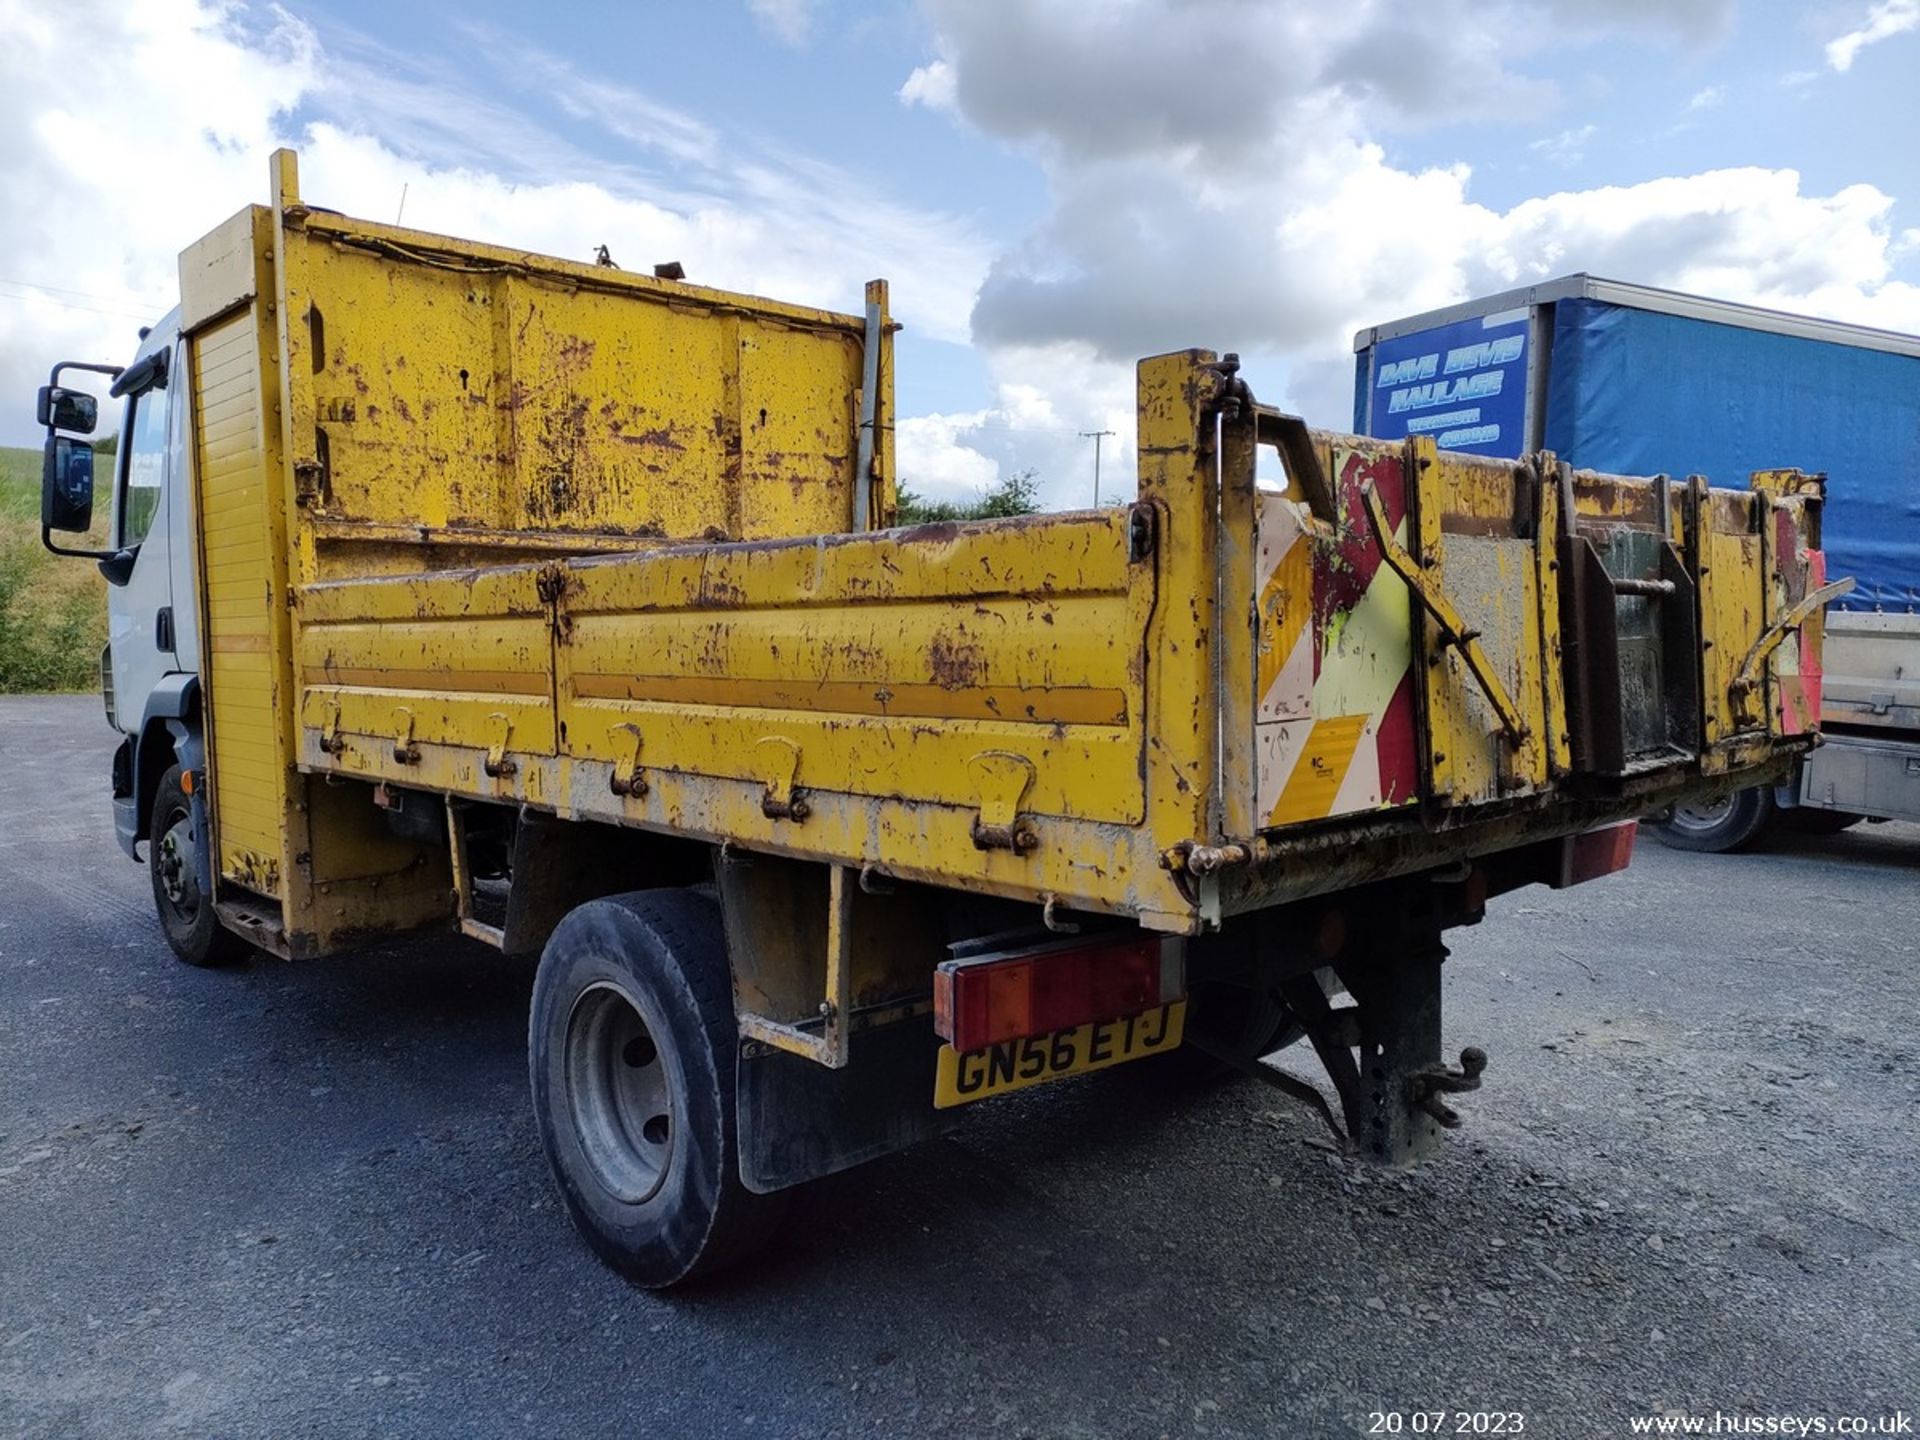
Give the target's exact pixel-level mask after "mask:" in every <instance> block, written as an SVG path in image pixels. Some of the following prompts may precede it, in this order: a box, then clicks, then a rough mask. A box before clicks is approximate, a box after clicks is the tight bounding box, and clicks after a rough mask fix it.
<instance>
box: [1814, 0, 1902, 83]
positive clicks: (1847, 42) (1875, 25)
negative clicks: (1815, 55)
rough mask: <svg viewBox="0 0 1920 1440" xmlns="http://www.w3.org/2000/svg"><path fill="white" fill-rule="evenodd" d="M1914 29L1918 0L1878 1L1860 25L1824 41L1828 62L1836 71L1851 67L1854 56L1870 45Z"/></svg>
mask: <svg viewBox="0 0 1920 1440" xmlns="http://www.w3.org/2000/svg"><path fill="white" fill-rule="evenodd" d="M1916 28H1920V0H1877V3H1876V4H1875V5H1874V6H1873V8H1872V9H1870V10H1868V11H1867V14H1866V18H1865V19H1864V20H1862V21H1861V22H1860V24H1858V25H1857V26H1855V27H1854V28H1853V29H1851V30H1849V31H1847V32H1846V33H1845V34H1844V35H1839V36H1836V37H1835V38H1834V39H1832V40H1829V41H1828V42H1827V64H1829V65H1831V66H1832V67H1833V68H1834V69H1835V70H1841V71H1845V70H1851V69H1852V68H1853V62H1854V59H1855V57H1856V56H1858V55H1859V53H1860V52H1861V51H1862V50H1864V49H1866V48H1867V47H1868V46H1869V45H1878V44H1879V43H1880V42H1881V41H1882V40H1890V39H1892V38H1893V37H1894V36H1895V35H1904V34H1906V33H1907V32H1908V31H1909V30H1913V29H1916Z"/></svg>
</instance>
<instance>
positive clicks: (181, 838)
mask: <svg viewBox="0 0 1920 1440" xmlns="http://www.w3.org/2000/svg"><path fill="white" fill-rule="evenodd" d="M198 838H199V837H198V836H197V835H196V834H195V833H194V828H193V802H192V801H191V800H189V799H188V798H187V792H186V791H185V790H183V789H181V788H180V767H179V766H178V765H175V766H173V767H171V768H170V769H169V770H168V771H167V773H166V774H164V775H162V776H161V777H160V786H159V788H158V789H157V790H156V791H155V792H154V796H153V814H152V816H151V817H150V818H149V821H148V830H147V875H148V877H149V878H150V879H151V880H152V881H153V908H154V910H155V911H156V912H157V913H158V914H159V916H160V928H161V929H162V930H163V931H165V932H166V936H167V944H168V945H170V946H171V947H172V948H173V953H174V954H176V955H178V956H179V957H180V958H181V959H182V960H184V961H186V962H187V964H189V965H233V964H237V963H238V962H239V961H241V960H244V959H246V958H247V956H248V955H249V954H250V953H251V952H252V949H253V947H252V946H250V945H249V944H247V942H246V941H245V940H242V939H241V938H240V937H239V936H238V935H236V934H234V933H233V932H232V931H231V930H229V929H227V928H226V927H225V926H224V925H222V924H221V923H220V917H219V916H218V915H216V914H215V913H214V910H213V898H212V897H211V896H209V895H203V894H202V893H201V892H200V863H199V860H198V858H197V855H196V846H197V843H198Z"/></svg>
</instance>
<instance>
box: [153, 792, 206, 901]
mask: <svg viewBox="0 0 1920 1440" xmlns="http://www.w3.org/2000/svg"><path fill="white" fill-rule="evenodd" d="M156 859H157V862H158V863H157V867H156V868H157V869H158V871H159V874H160V893H161V894H162V895H164V896H166V897H167V903H168V904H169V905H171V906H172V907H173V908H174V910H175V911H176V912H178V913H179V914H180V915H181V916H182V917H184V918H186V919H189V920H191V919H192V918H193V916H194V915H195V914H196V913H197V912H198V910H199V909H200V885H199V879H198V877H197V876H196V875H195V874H194V867H193V817H192V816H190V815H184V814H181V815H177V816H176V818H174V820H173V823H172V824H171V825H169V826H168V827H167V831H166V833H165V834H164V835H162V836H161V837H160V839H159V842H158V854H157V856H156Z"/></svg>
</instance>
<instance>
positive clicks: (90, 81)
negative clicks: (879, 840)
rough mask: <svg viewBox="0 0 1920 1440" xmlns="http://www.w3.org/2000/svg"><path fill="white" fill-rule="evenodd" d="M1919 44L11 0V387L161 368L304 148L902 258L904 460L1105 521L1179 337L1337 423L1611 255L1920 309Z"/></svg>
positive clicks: (1873, 39) (832, 289)
mask: <svg viewBox="0 0 1920 1440" xmlns="http://www.w3.org/2000/svg"><path fill="white" fill-rule="evenodd" d="M1917 58H1920V0H1832V3H1825V4H1818V5H1811V6H1795V5H1785V4H1762V3H1742V0H1672V3H1663V0H1426V3H1423V4H1421V5H1419V6H1409V5H1404V4H1401V5H1390V4H1385V3H1381V0H1347V3H1344V4H1342V5H1340V6H1337V7H1335V6H1327V5H1323V4H1312V5H1305V4H1302V5H1296V4H1289V3H1254V0H1098V3H1097V0H868V3H858V0H738V3H736V0H711V3H697V4H695V3H688V4H669V3H653V4H629V5H614V4H583V5H571V6H553V7H549V8H547V9H545V10H542V11H540V12H537V14H536V12H533V11H531V10H530V9H529V7H526V6H524V5H509V4H504V3H494V0H465V3H462V4H460V5H457V6H455V5H448V4H437V3H419V4H408V5H396V4H391V3H388V4H368V3H363V0H326V3H313V0H286V3H285V5H284V8H280V9H275V8H272V7H268V6H264V5H246V4H241V3H230V4H217V3H213V0H149V3H146V4H143V5H141V6H138V7H131V6H123V5H117V4H109V3H105V0H98V3H93V4H78V5H73V6H69V7H65V8H63V9H62V10H61V11H60V13H59V15H58V17H57V18H56V17H54V16H53V15H52V14H51V12H48V11H47V10H46V9H45V7H32V6H29V5H27V4H25V3H22V0H0V126H4V127H5V128H6V130H7V131H8V133H10V134H13V135H16V136H24V137H28V141H27V143H24V144H18V145H11V146H9V147H7V148H6V152H5V153H4V155H0V379H4V380H5V381H6V383H8V385H9V386H10V388H11V390H12V391H13V393H16V394H18V395H21V396H22V397H24V396H25V394H26V392H27V390H28V389H30V388H31V385H32V383H33V380H32V376H33V374H34V373H35V372H43V371H44V368H45V365H46V364H47V363H48V362H49V361H50V360H51V359H52V358H56V357H57V356H61V355H79V354H83V353H84V354H89V355H99V356H101V357H102V358H107V357H111V356H113V355H115V354H118V353H123V352H124V350H125V349H126V347H127V345H128V343H129V341H130V338H131V337H130V330H131V326H132V324H133V323H134V320H135V317H137V316H139V315H142V314H150V313H157V312H158V310H160V309H164V308H165V304H166V303H167V299H168V291H169V290H170V289H171V276H172V263H173V257H174V255H175V253H176V252H177V251H178V249H179V248H180V246H181V245H183V244H185V243H187V242H188V241H190V240H191V239H193V238H194V237H195V236H196V235H197V234H199V233H200V232H201V231H204V230H205V229H207V228H209V227H210V226H211V225H213V224H214V223H216V222H217V221H218V220H219V219H220V218H221V217H223V216H224V215H226V214H228V213H230V212H231V211H232V210H234V209H236V208H237V207H238V206H240V205H241V204H243V203H246V202H248V201H250V200H255V199H259V198H263V196H264V187H265V174H266V168H265V157H266V154H267V153H268V152H269V151H270V150H271V149H272V148H273V147H274V146H275V145H277V144H285V143H291V144H294V145H296V146H298V147H299V148H300V149H301V151H302V154H303V166H304V174H305V179H306V189H307V192H308V194H309V195H310V196H311V197H312V198H313V199H314V200H316V201H317V202H318V203H322V204H329V205H333V206H336V207H337V208H342V209H348V210H355V211H361V212H365V213H372V214H377V215H380V216H381V217H382V218H392V212H393V211H394V210H395V208H396V207H397V206H398V203H399V199H400V193H401V190H402V187H403V186H404V187H405V189H406V193H407V197H408V198H407V213H406V219H407V222H408V223H409V224H418V225H421V226H423V227H427V228H441V229H448V230H454V231H458V232H461V233H467V234H472V235H475V236H478V237H480V238H487V239H497V240H501V241H505V242H509V243H519V244H526V245H529V246H533V247H536V248H542V249H548V250H554V251H557V252H559V253H565V254H570V255H575V256H580V257H584V256H586V255H588V254H590V253H591V250H592V247H593V246H594V245H596V244H599V243H603V242H604V243H607V244H609V245H610V246H611V247H612V249H613V251H614V254H615V256H616V258H617V259H619V260H620V261H621V262H622V263H624V264H628V265H630V266H635V267H639V266H644V265H647V264H650V263H652V262H653V261H656V260H663V259H678V260H681V261H682V262H683V263H684V264H685V265H686V266H687V269H688V272H689V275H690V276H691V277H692V278H694V279H697V280H703V281H707V282H710V283H715V284H721V285H725V286H729V287H734V288H742V289H749V290H755V291H760V292H762V293H769V294H775V295H779V296H782V297H783V298H791V299H797V300H804V301H808V302H812V303H821V304H829V305H833V306H836V307H838V308H849V309H850V308H855V307H857V305H858V302H859V294H860V291H859V284H860V281H861V280H863V279H865V278H867V277H868V276H870V275H886V276H888V277H889V278H890V279H891V280H892V281H893V282H894V301H895V308H896V311H897V312H898V314H899V315H900V316H901V317H902V318H903V319H904V320H905V322H906V324H907V330H906V332H905V333H904V334H903V335H902V337H901V341H900V347H901V348H900V363H899V376H898V401H899V413H900V415H901V417H902V420H901V431H900V441H901V445H900V450H901V463H902V470H903V474H904V476H905V479H906V480H907V482H908V483H909V484H912V485H914V486H916V487H917V488H920V489H922V490H925V491H930V492H933V493H940V494H961V493H965V492H966V491H968V490H970V489H977V488H978V487H979V486H981V485H984V484H986V483H989V482H990V481H991V480H992V479H993V477H994V476H995V475H997V474H1001V473H1004V472H1005V471H1006V470H1008V469H1011V468H1024V467H1032V468H1034V469H1036V470H1037V471H1038V473H1039V475H1040V479H1041V482H1042V489H1043V494H1045V495H1046V497H1047V498H1048V499H1049V500H1050V501H1051V502H1053V503H1056V504H1066V503H1076V502H1078V501H1082V500H1084V499H1085V495H1084V493H1083V491H1084V490H1085V488H1086V483H1087V481H1088V479H1089V478H1090V472H1091V463H1090V455H1089V453H1088V445H1087V442H1085V441H1083V440H1081V439H1080V438H1079V436H1078V432H1079V431H1081V430H1086V429H1113V430H1115V431H1117V432H1119V436H1118V438H1117V440H1116V441H1115V442H1114V448H1112V449H1110V450H1109V451H1108V459H1109V463H1110V464H1119V465H1122V466H1124V465H1125V464H1127V463H1128V462H1129V460H1130V458H1131V457H1130V445H1131V436H1130V434H1129V433H1128V431H1129V430H1130V428H1131V413H1132V396H1131V368H1130V366H1131V361H1132V360H1133V359H1135V358H1137V357H1138V356H1139V355H1142V354H1146V353H1151V352H1152V351H1154V350H1158V349H1167V348H1172V347H1175V346H1182V345H1206V346H1211V347H1213V348H1217V349H1223V350H1224V349H1238V350H1240V351H1242V352H1243V353H1244V354H1245V355H1246V356H1247V357H1248V373H1249V377H1250V379H1251V380H1252V383H1253V385H1254V388H1255V390H1256V392H1257V393H1259V394H1260V395H1261V396H1262V398H1263V399H1272V400H1276V401H1278V402H1280V403H1283V404H1288V405H1291V406H1293V407H1294V408H1297V409H1300V410H1301V411H1302V412H1303V413H1305V414H1306V415H1307V416H1308V417H1309V419H1311V420H1314V421H1316V422H1317V423H1322V424H1329V425H1340V424H1343V423H1344V421H1345V415H1344V410H1345V404H1344V401H1345V397H1346V395H1347V393H1348V389H1347V383H1348V382H1347V375H1348V372H1349V367H1350V364H1351V360H1350V354H1349V351H1348V341H1349V340H1350V337H1351V334H1352V332H1353V330H1354V329H1356V328H1358V327H1359V326H1361V325H1364V324H1371V323H1374V322H1378V321H1382V320H1386V319H1391V318H1393V317H1395V316H1397V315H1401V314H1405V313H1409V312H1412V311H1415V310H1419V309H1425V308H1429V307H1431V306H1434V305H1440V304H1445V303H1450V302H1452V301H1455V300H1460V299H1464V298H1467V297H1468V296H1470V295H1472V294H1474V293H1480V292H1485V291H1487V290H1492V289H1499V288H1506V287H1507V286H1509V285H1513V284H1520V283H1525V282H1527V281H1528V280H1532V279H1544V278H1548V277H1549V276H1552V275H1556V274H1561V273H1565V272H1568V271H1573V270H1579V269H1590V270H1594V271H1596V272H1598V273H1603V274H1611V275H1615V276H1617V277H1618V278H1623V279H1629V280H1639V281H1645V282H1649V283H1654V284H1665V285H1673V286H1676V287H1678V288H1684V289H1697V290H1701V291H1704V292H1707V293H1712V294H1717V295H1722V296H1724V297H1726V298H1731V299H1737V300H1747V301H1753V302H1756V303H1763V304H1771V305H1777V306H1781V307H1784V308H1790V309H1799V310H1807V311H1812V312H1816V313H1823V314H1830V315H1834V316H1837V317H1839V318H1844V319H1852V320H1860V321H1866V322H1869V323H1876V324H1881V325H1887V326H1891V327H1894V328H1905V329H1914V330H1920V151H1916V148H1915V147H1914V146H1913V145H1912V143H1911V138H1910V137H1911V134H1912V131H1913V128H1914V125H1915V122H1916V120H1920V101H1917V100H1916V98H1915V91H1914V87H1913V85H1912V81H1911V76H1912V75H1913V73H1914V69H1915V62H1916V59H1917ZM183 79H184V80H185V81H186V83H184V84H183V83H182V80H183ZM77 97H79V98H77ZM129 136H136V137H139V140H140V142H141V143H144V144H145V146H146V147H147V149H148V151H149V154H148V155H147V156H146V157H145V158H144V159H143V160H142V161H141V162H140V163H138V164H136V165H134V166H132V167H128V166H126V165H125V164H123V163H121V162H120V161H119V159H118V158H117V157H118V155H119V153H120V152H122V151H124V149H125V148H126V146H127V144H128V137H129ZM18 409H19V410H20V411H22V412H23V411H24V409H25V405H24V398H23V401H22V405H21V406H20V407H18ZM16 419H17V415H16V416H9V418H8V422H7V423H6V424H5V425H0V440H4V441H6V442H9V443H20V442H23V441H28V440H30V439H31V434H30V426H23V425H19V424H15V423H14V421H15V420H16Z"/></svg>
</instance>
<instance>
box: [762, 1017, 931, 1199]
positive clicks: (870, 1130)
mask: <svg viewBox="0 0 1920 1440" xmlns="http://www.w3.org/2000/svg"><path fill="white" fill-rule="evenodd" d="M939 1049H940V1037H939V1036H937V1035H935V1034H934V1033H933V1027H932V1026H931V1025H929V1024H928V1023H927V1022H926V1020H925V1019H924V1018H922V1019H915V1020H909V1021H904V1022H902V1023H899V1024H894V1025H887V1026H883V1027H880V1028H877V1029H872V1030H861V1031H857V1032H856V1033H855V1034H853V1035H852V1036H851V1037H850V1050H849V1056H848V1060H847V1064H846V1066H845V1067H844V1068H842V1069H838V1070H834V1069H829V1068H828V1067H826V1066H824V1065H820V1064H817V1063H816V1062H814V1061H812V1060H809V1059H806V1058H805V1057H803V1056H800V1055H794V1054H791V1053H789V1052H787V1051H784V1050H776V1049H774V1048H773V1047H772V1046H769V1045H766V1044H764V1043H762V1042H760V1041H755V1040H746V1039H743V1040H742V1041H741V1042H740V1059H739V1062H738V1064H739V1088H738V1095H739V1117H740V1133H739V1145H740V1178H741V1180H742V1181H744V1182H745V1184H746V1187H747V1188H748V1189H749V1190H752V1191H755V1192H757V1193H759V1194H762V1195H766V1194H770V1193H772V1192H773V1191H775V1190H785V1189H787V1188H788V1187H790V1186H794V1185H799V1184H803V1183H804V1182H806V1181H808V1180H818V1179H819V1178H820V1177H822V1176H823V1175H832V1174H836V1173H837V1172H839V1171H841V1170H848V1169H851V1168H852V1167H853V1166H855V1165H863V1164H865V1163H866V1162H867V1161H869V1160H877V1159H879V1158H880V1157H881V1156H882V1155H891V1154H892V1153H893V1152H894V1151H896V1150H904V1149H906V1148H907V1147H908V1146H909V1145H917V1144H919V1143H920V1142H921V1141H923V1140H929V1139H932V1138H933V1137H934V1136H936V1135H939V1134H942V1133H944V1132H945V1131H947V1130H950V1129H952V1128H953V1126H954V1125H955V1124H957V1123H958V1119H957V1116H958V1112H956V1111H951V1110H945V1111H943V1110H935V1109H934V1108H933V1076H934V1063H935V1056H936V1055H937V1054H938V1053H939Z"/></svg>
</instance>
